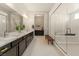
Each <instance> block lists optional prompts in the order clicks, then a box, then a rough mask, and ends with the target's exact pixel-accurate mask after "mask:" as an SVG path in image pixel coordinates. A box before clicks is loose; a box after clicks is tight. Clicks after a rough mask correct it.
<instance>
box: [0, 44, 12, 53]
mask: <svg viewBox="0 0 79 59" xmlns="http://www.w3.org/2000/svg"><path fill="white" fill-rule="evenodd" d="M9 49H11V45H10V44H7V45H5V46H3V47H0V55H2V54H3V53H5V52H7V51H8V50H9Z"/></svg>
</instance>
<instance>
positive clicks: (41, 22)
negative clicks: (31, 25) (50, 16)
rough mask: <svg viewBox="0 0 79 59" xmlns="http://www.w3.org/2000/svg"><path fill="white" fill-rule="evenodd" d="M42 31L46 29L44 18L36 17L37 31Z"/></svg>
mask: <svg viewBox="0 0 79 59" xmlns="http://www.w3.org/2000/svg"><path fill="white" fill-rule="evenodd" d="M38 26H39V27H38ZM42 29H44V16H35V30H42Z"/></svg>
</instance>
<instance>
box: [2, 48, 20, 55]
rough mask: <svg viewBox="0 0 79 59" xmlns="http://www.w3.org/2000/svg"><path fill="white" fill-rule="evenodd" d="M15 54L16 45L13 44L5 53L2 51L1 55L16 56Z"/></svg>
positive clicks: (16, 53)
mask: <svg viewBox="0 0 79 59" xmlns="http://www.w3.org/2000/svg"><path fill="white" fill-rule="evenodd" d="M17 55H18V52H17V46H15V47H13V48H11V49H10V50H8V51H7V52H6V53H4V54H3V55H2V56H17Z"/></svg>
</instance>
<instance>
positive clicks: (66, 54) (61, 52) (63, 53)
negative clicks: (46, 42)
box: [54, 42, 68, 56]
mask: <svg viewBox="0 0 79 59" xmlns="http://www.w3.org/2000/svg"><path fill="white" fill-rule="evenodd" d="M54 45H55V46H56V47H57V48H58V49H59V50H60V52H61V53H63V55H64V56H68V55H67V54H66V53H65V52H64V51H62V49H61V48H60V47H59V46H58V45H57V44H56V42H54Z"/></svg>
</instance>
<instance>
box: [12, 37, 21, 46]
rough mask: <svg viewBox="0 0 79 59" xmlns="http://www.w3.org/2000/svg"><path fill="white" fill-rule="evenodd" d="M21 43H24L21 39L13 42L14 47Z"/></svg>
mask: <svg viewBox="0 0 79 59" xmlns="http://www.w3.org/2000/svg"><path fill="white" fill-rule="evenodd" d="M21 41H22V38H19V39H17V40H15V41H13V42H12V47H13V46H15V45H17V44H18V43H19V42H21Z"/></svg>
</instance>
